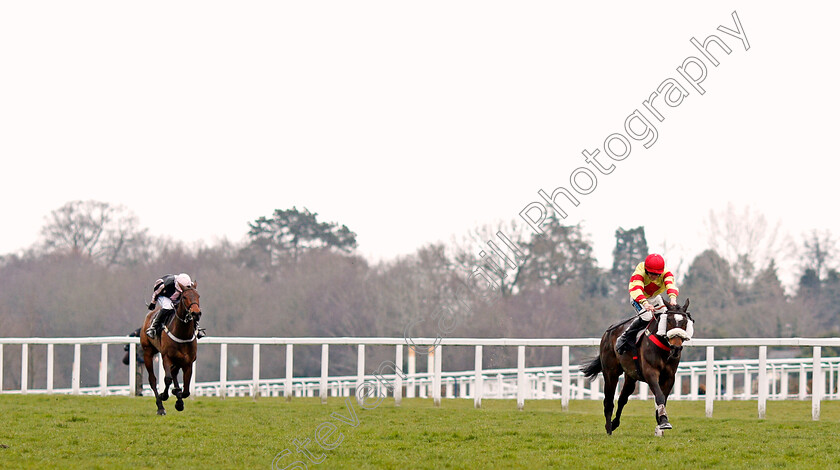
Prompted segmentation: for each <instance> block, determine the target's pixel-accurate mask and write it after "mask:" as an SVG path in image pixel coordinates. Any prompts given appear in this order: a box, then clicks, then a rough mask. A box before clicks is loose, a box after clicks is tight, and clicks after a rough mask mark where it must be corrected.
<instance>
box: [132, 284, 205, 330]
mask: <svg viewBox="0 0 840 470" xmlns="http://www.w3.org/2000/svg"><path fill="white" fill-rule="evenodd" d="M192 286H193V281H192V279H190V276H189V275H188V274H186V273H181V274H178V275H177V276H176V275H174V274H167V275H166V276H163V277H161V278H160V279H158V280H157V281H155V286H154V288H153V292H152V301H151V303H149V310H154V309H155V305H158V306H160V310H158V311H157V312H155V316H154V318H152V322H151V324H150V325H149V329H147V330H146V335H147V336H148V337H149V338H156V337H157V335H158V331H160V329H161V322H162V321H163V320H164V319H166V318H169V316H170V315H174V314H175V305H177V303H178V300H179V299H180V298H181V292H183V291H184V289H185V288H188V287H192ZM195 328H196V331H197V337H198V338H199V339H201V338H203V337H204V336H206V333H205V331H204V328H199V326H198V320H195Z"/></svg>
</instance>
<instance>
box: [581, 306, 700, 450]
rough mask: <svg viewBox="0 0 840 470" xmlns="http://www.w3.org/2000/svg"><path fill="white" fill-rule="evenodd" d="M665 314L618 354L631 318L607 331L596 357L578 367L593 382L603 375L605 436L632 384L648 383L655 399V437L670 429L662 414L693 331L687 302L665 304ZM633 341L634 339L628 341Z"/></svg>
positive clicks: (615, 424) (618, 421) (613, 425)
mask: <svg viewBox="0 0 840 470" xmlns="http://www.w3.org/2000/svg"><path fill="white" fill-rule="evenodd" d="M665 308H666V309H667V310H666V311H664V312H662V313H659V314H658V317H657V316H654V317H653V318H652V319H651V321H650V322H649V323H648V325H647V327H646V328H645V329H644V330H642V339H641V343H637V344H638V348H637V349H636V350H635V351H633V350H631V351H628V352H625V353H624V354H621V355H618V354H617V353H616V350H615V341H616V339H618V337H619V336H620V335H621V333H622V332H624V330H625V329H626V328H627V327H628V326H629V325H630V322H631V320H633V319H632V318H630V319H628V320H625V321H624V322H621V323H617V324H615V325H612V326H610V327H609V328H607V331H606V332H604V335H603V336H602V337H601V346H600V349H599V354H598V357H596V358H594V359H592V360H591V361H590V362H588V363H586V364H584V365H582V366H581V368H580V370H581V372H583V374H584V376H586V377H587V378H588V379H590V381H591V380H593V379H594V378H595V376H597V375H598V373H599V372H601V373H603V374H604V417H605V418H606V425H605V426H604V427H605V428H606V430H607V434H612V432H613V431H614V430H615V429H616V428H618V426H619V424H621V411H622V409H624V405H626V404H627V399H628V398H629V397H630V395H631V394H632V393H633V391H634V390H635V389H636V382H638V381H643V382H646V383H647V384H648V386H649V387H650V390H651V391H652V392H653V395H654V398H655V400H656V409H655V413H654V417H655V418H656V429H655V431H654V432H655V434H656V435H657V436H661V435H662V431H663V430H665V429H672V426H671V423H670V422H669V421H668V414H667V413H666V411H665V403H666V402H667V401H668V395H670V394H671V390H672V388H673V387H674V375H675V374H676V372H677V367H679V365H680V356H681V355H682V349H683V342H684V341H687V340H689V339H691V334H692V333H693V330H694V325H693V320H692V318H691V314H690V313H689V312H688V299H686V301H685V305H683V306H680V305H666V306H665ZM631 341H635V338H631ZM621 374H625V375H624V386H623V387H622V388H621V394H620V395H619V396H618V409H617V410H616V412H615V418H614V419H613V418H612V412H613V397H615V389H616V387H617V386H618V378H619V377H620V376H621Z"/></svg>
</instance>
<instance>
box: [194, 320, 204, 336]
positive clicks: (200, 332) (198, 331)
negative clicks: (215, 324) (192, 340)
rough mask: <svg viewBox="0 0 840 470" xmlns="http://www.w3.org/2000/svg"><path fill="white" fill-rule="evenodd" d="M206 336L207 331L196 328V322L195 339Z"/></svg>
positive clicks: (196, 326)
mask: <svg viewBox="0 0 840 470" xmlns="http://www.w3.org/2000/svg"><path fill="white" fill-rule="evenodd" d="M205 336H207V330H205V329H204V328H202V327H200V326H198V320H196V321H195V337H196V339H201V338H204V337H205Z"/></svg>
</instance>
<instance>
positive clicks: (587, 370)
mask: <svg viewBox="0 0 840 470" xmlns="http://www.w3.org/2000/svg"><path fill="white" fill-rule="evenodd" d="M601 370H602V369H601V356H600V355H599V356H597V357H596V358H594V359H592V360H591V361H589V362H587V363H585V364H583V365H582V366H580V371H581V372H583V376H584V377H586V378H587V379H589V380H590V381H592V380H593V379H595V376H596V375H598V373H599V372H601Z"/></svg>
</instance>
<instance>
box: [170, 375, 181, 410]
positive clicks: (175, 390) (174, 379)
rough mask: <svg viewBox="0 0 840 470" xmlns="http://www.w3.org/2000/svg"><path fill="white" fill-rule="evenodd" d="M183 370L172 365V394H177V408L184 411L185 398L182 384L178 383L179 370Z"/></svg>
mask: <svg viewBox="0 0 840 470" xmlns="http://www.w3.org/2000/svg"><path fill="white" fill-rule="evenodd" d="M179 370H181V368H180V367H178V366H172V384H173V387H172V394H173V395H175V398H177V400H176V401H175V409H176V410H178V411H184V399H183V397H182V396H181V385H180V384H178V371H179Z"/></svg>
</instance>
